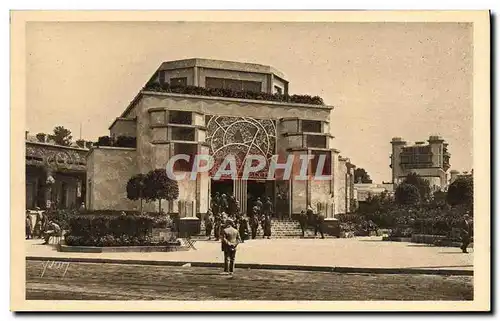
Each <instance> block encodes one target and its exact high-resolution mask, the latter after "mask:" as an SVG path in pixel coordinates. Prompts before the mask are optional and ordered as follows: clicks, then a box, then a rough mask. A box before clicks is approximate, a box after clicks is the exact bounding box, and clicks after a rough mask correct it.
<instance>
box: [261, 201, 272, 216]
mask: <svg viewBox="0 0 500 321" xmlns="http://www.w3.org/2000/svg"><path fill="white" fill-rule="evenodd" d="M263 212H264V215H269V216H271V215H272V213H273V203H272V202H271V198H270V197H267V199H266V202H265V203H264V205H263Z"/></svg>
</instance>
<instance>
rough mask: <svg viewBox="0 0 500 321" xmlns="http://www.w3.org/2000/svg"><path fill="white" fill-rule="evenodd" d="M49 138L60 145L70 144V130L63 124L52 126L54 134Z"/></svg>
mask: <svg viewBox="0 0 500 321" xmlns="http://www.w3.org/2000/svg"><path fill="white" fill-rule="evenodd" d="M51 138H52V139H53V140H54V142H55V143H56V144H57V145H61V146H69V145H71V139H72V138H73V136H71V131H70V130H69V129H66V128H64V127H63V126H56V127H55V128H54V135H51Z"/></svg>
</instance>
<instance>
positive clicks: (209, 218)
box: [205, 210, 214, 240]
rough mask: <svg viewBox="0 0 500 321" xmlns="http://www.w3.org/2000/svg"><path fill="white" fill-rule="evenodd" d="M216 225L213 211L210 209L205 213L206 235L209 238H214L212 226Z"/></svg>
mask: <svg viewBox="0 0 500 321" xmlns="http://www.w3.org/2000/svg"><path fill="white" fill-rule="evenodd" d="M213 227H214V216H213V215H212V211H211V210H208V211H207V214H206V215H205V235H206V236H208V240H210V239H211V238H212V228H213Z"/></svg>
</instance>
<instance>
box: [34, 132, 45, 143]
mask: <svg viewBox="0 0 500 321" xmlns="http://www.w3.org/2000/svg"><path fill="white" fill-rule="evenodd" d="M45 137H47V135H46V134H44V133H38V134H36V139H37V140H38V141H39V142H40V143H45Z"/></svg>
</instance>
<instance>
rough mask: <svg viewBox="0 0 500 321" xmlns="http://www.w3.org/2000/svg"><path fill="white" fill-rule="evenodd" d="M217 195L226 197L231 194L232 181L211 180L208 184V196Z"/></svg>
mask: <svg viewBox="0 0 500 321" xmlns="http://www.w3.org/2000/svg"><path fill="white" fill-rule="evenodd" d="M217 192H218V193H219V195H222V194H226V195H227V196H229V195H231V194H233V181H232V180H228V179H226V180H218V181H216V180H211V183H210V194H212V195H211V196H214V195H215V193H217Z"/></svg>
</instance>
